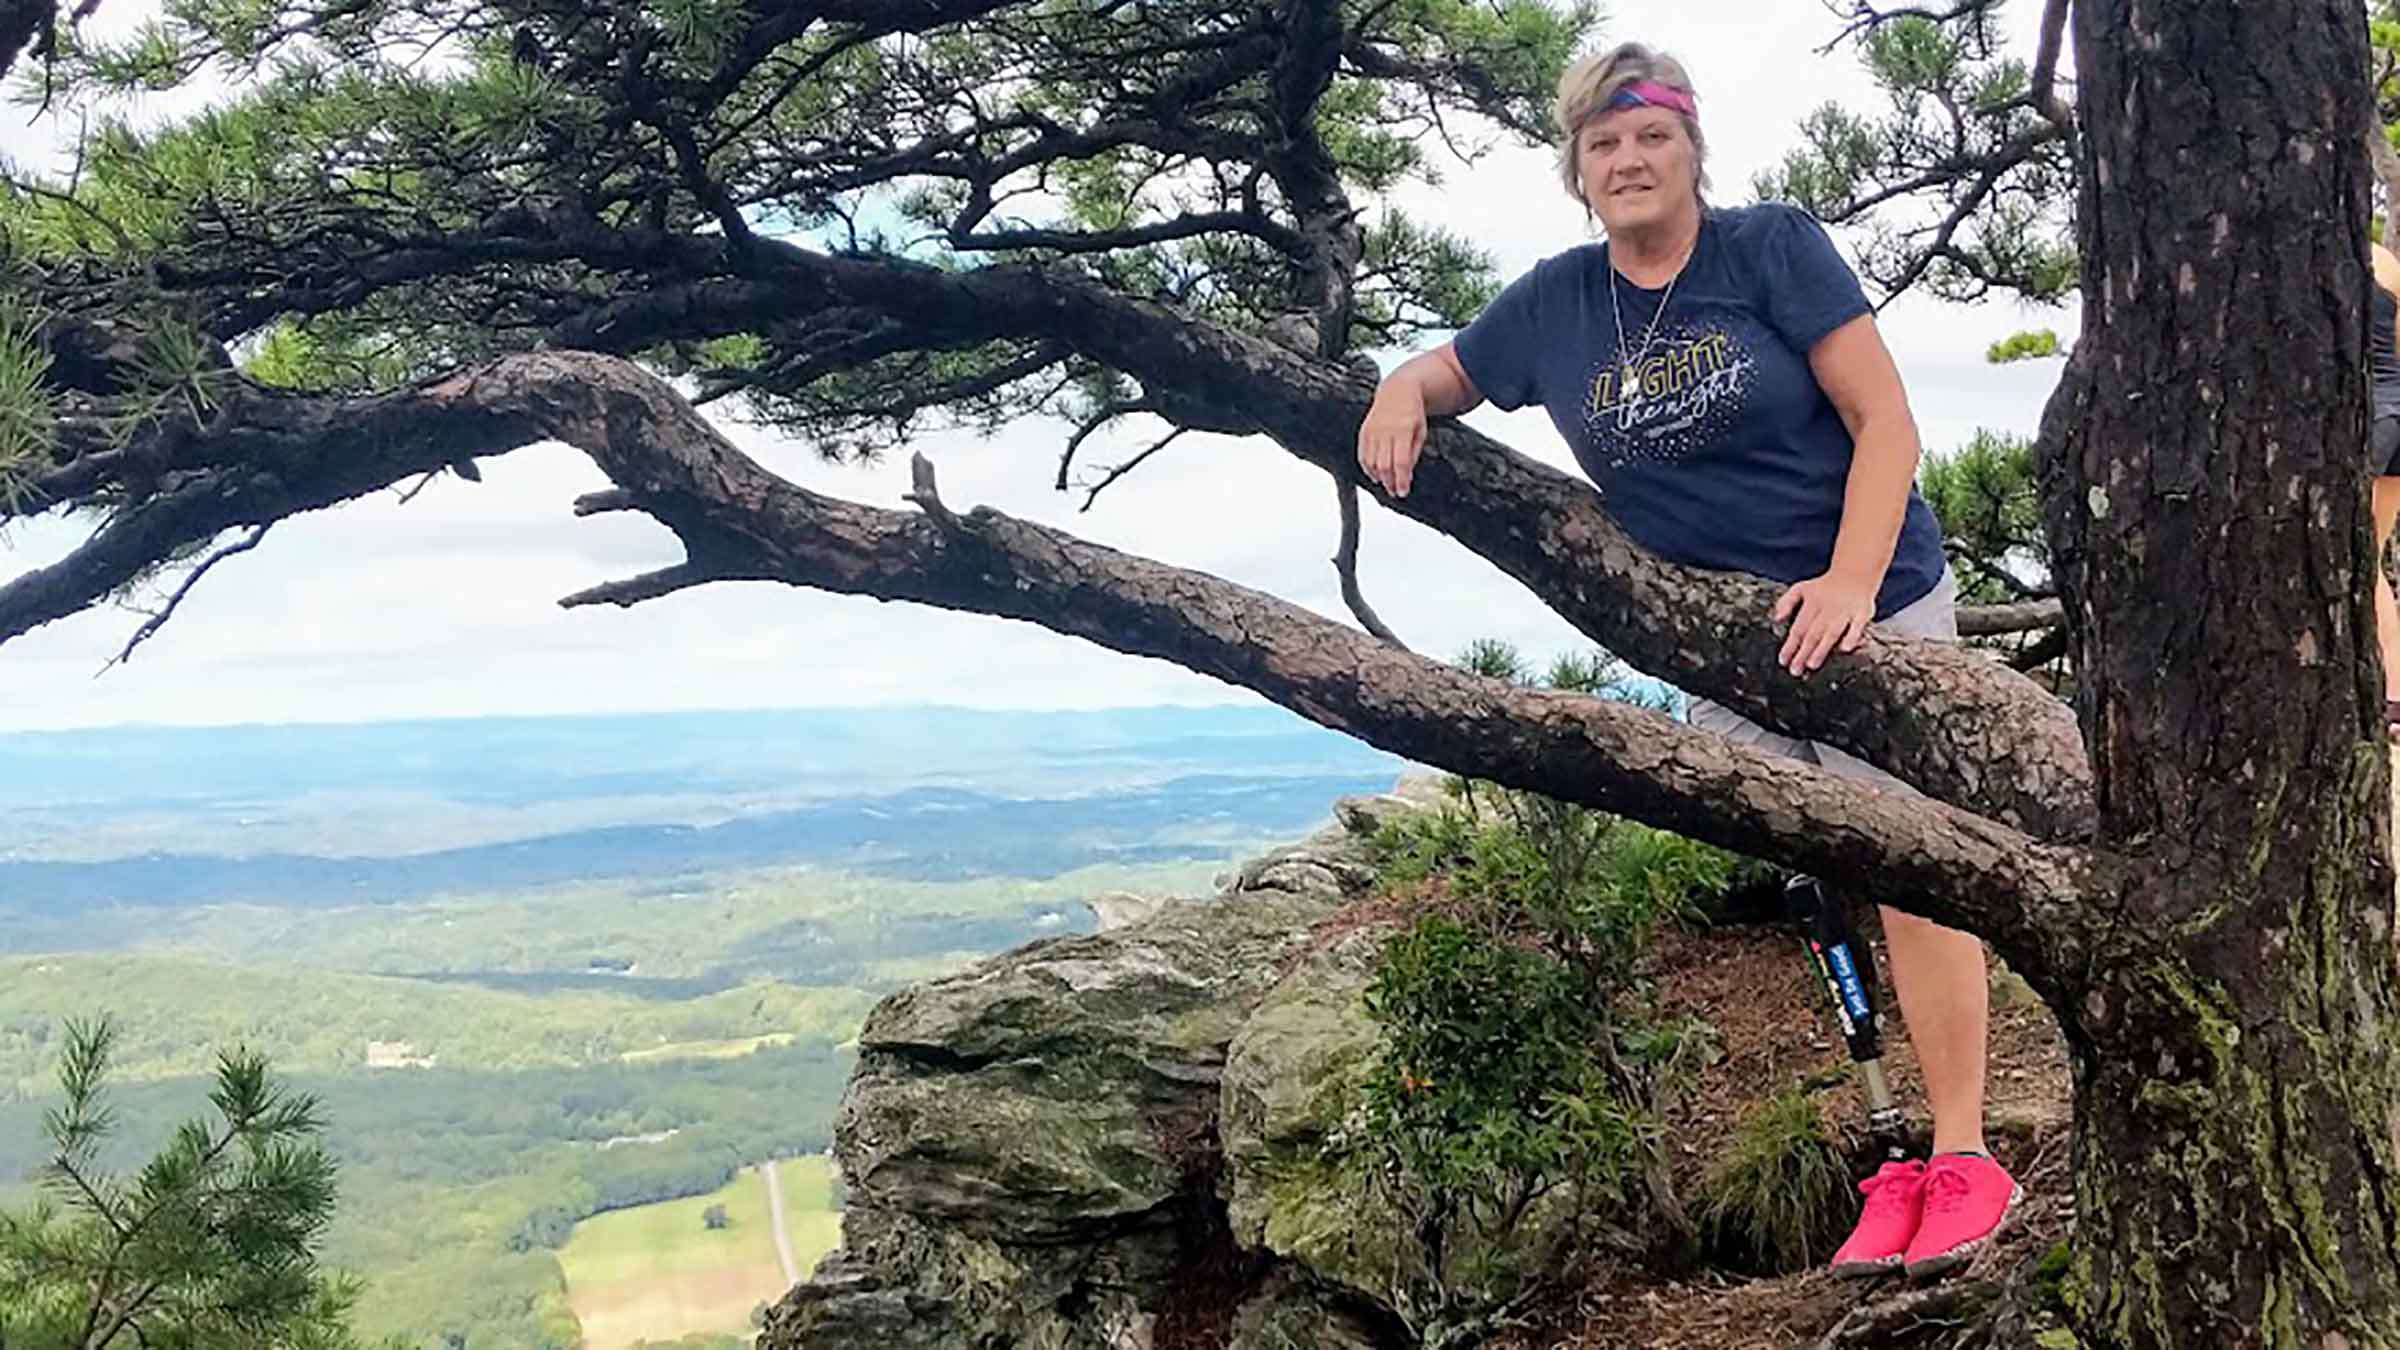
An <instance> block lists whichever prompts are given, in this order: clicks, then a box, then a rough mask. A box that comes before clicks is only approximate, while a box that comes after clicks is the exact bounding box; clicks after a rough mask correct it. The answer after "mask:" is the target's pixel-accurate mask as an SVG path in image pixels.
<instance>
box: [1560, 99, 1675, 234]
mask: <svg viewBox="0 0 2400 1350" xmlns="http://www.w3.org/2000/svg"><path fill="white" fill-rule="evenodd" d="M1575 157H1576V165H1577V168H1578V171H1579V172H1580V173H1581V175H1582V179H1583V199H1584V201H1585V202H1586V203H1588V204H1589V205H1590V206H1591V208H1592V214H1593V215H1596V216H1598V217H1600V223H1601V224H1602V225H1605V226H1607V227H1608V232H1609V233H1610V234H1615V233H1617V232H1618V231H1620V230H1628V229H1632V230H1639V229H1643V228H1646V227H1650V226H1655V225H1659V224H1662V223H1664V222H1666V221H1669V220H1672V219H1674V218H1675V216H1676V215H1677V214H1678V213H1680V212H1686V211H1695V210H1697V209H1698V206H1699V201H1700V158H1699V154H1698V152H1697V151H1696V150H1695V149H1694V147H1693V145H1692V138H1691V137H1690V136H1688V135H1686V134H1685V133H1684V129H1683V118H1682V117H1681V116H1680V115H1678V114H1677V113H1676V112H1675V110H1674V109H1672V108H1618V109H1616V110H1614V111H1612V112H1605V113H1602V114H1601V115H1599V116H1598V117H1595V118H1593V119H1592V120H1591V121H1589V122H1586V123H1584V124H1583V131H1582V134H1581V135H1580V136H1578V137H1577V142H1576V146H1575Z"/></svg>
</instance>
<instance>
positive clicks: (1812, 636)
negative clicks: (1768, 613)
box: [1774, 572, 1877, 675]
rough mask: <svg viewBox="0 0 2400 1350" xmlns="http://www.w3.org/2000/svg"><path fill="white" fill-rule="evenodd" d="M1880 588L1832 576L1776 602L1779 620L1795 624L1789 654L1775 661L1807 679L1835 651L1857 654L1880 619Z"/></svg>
mask: <svg viewBox="0 0 2400 1350" xmlns="http://www.w3.org/2000/svg"><path fill="white" fill-rule="evenodd" d="M1876 589H1877V588H1876V586H1875V585H1874V584H1872V583H1869V582H1862V581H1858V580H1854V579H1852V578H1849V577H1845V576H1839V575H1836V574H1835V573H1832V572H1827V573H1826V574H1825V575H1823V576H1819V577H1810V578H1809V579H1808V580H1806V581H1803V582H1800V583H1798V584H1796V585H1794V586H1793V587H1792V588H1791V589H1790V590H1788V591H1785V592H1784V593H1783V597H1782V598H1781V599H1779V600H1777V601H1776V602H1775V616H1774V617H1775V622H1777V623H1782V622H1783V621H1784V620H1786V619H1789V620H1791V625H1792V626H1791V628H1790V629H1789V630H1788V631H1787V632H1785V633H1784V635H1783V653H1782V655H1780V656H1778V657H1776V658H1775V659H1776V660H1777V661H1778V662H1780V663H1781V664H1782V665H1783V668H1784V669H1786V670H1789V671H1790V672H1792V673H1793V674H1794V675H1807V674H1808V673H1809V672H1811V671H1813V670H1815V669H1816V668H1817V667H1819V666H1821V665H1824V664H1825V658H1826V657H1828V656H1831V655H1833V653H1834V652H1835V650H1837V649H1838V650H1841V651H1845V652H1854V651H1857V650H1858V644H1859V642H1860V641H1861V640H1863V639H1864V638H1865V637H1866V635H1867V625H1868V624H1871V623H1873V622H1874V621H1875V591H1876Z"/></svg>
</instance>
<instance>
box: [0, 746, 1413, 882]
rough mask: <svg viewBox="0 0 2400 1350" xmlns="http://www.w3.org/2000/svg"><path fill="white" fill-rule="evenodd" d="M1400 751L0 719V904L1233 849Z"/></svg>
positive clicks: (1034, 873) (893, 872)
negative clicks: (70, 727)
mask: <svg viewBox="0 0 2400 1350" xmlns="http://www.w3.org/2000/svg"><path fill="white" fill-rule="evenodd" d="M1403 767H1404V766H1403V764H1402V762H1401V761H1399V760H1398V759H1396V758H1394V757H1392V756H1390V755H1386V754H1383V753H1381V752H1379V751H1376V750H1373V749H1371V748H1369V747H1367V746H1365V745H1362V744H1360V743H1359V742H1357V741H1354V740H1351V739H1349V738H1347V737H1344V736H1341V735H1338V734H1336V733H1333V732H1329V731H1325V730H1323V729H1321V728H1317V727H1314V726H1311V725H1309V724H1308V723H1305V722H1303V721H1301V720H1299V719H1298V718H1296V717H1293V716H1292V715H1290V714H1288V713H1285V712H1283V711H1281V710H1280V709H1274V708H1263V709H1262V708H1151V709H1133V710H1116V711H1107V712H1091V713H1031V714H1027V713H990V712H971V711H962V710H956V709H894V710H874V711H865V712H861V711H848V712H843V711H804V712H757V713H678V714H662V715H657V716H650V717H561V718H506V719H478V720H461V721H442V722H410V723H376V724H360V725H349V726H263V727H224V728H112V729H108V730H100V731H80V732H50V733H35V734H20V735H9V736H0V913H6V912H14V913H17V914H20V915H24V914H31V913H47V914H53V915H55V914H57V913H59V912H61V911H74V910H82V909H88V908H93V907H120V906H135V907H148V906H186V905H202V904H218V903H254V904H275V905H297V906H307V907H317V906H325V905H354V904H380V903H388V902H395V901H403V900H410V899H417V898H421V897H425V896H430V895H436V894H443V893H454V892H472V891H490V890H496V889H512V888H523V887H534V886H541V885H548V884H553V883H558V882H564V881H575V880H585V879H596V878H609V877H626V876H642V877H657V878H662V879H663V878H671V877H673V876H675V875H677V874H680V873H691V872H702V871H713V870H725V869H731V868H740V867H752V866H764V865H774V864H784V863H812V864H821V865H828V866H839V867H842V868H844V869H847V870H855V871H865V872H871V873H875V874H879V875H885V876H893V877H901V878H908V879H915V880H952V879H958V878H965V877H975V876H1015V877H1048V876H1054V875H1057V874H1058V873H1060V872H1064V871H1068V870H1071V869H1073V868H1076V867H1081V866H1086V865H1089V864H1093V863H1109V862H1117V863H1138V862H1151V861H1161V860H1168V859H1179V858H1195V857H1212V856H1231V855H1232V854H1233V853H1234V852H1236V851H1238V850H1240V849H1242V848H1245V847H1251V846H1254V845H1256V844H1257V843H1258V842H1260V841H1262V840H1265V839H1272V838H1277V837H1283V836H1288V835H1291V834H1295V833H1297V832H1300V831H1302V830H1305V829H1306V828H1308V827H1309V826H1310V825H1311V824H1312V823H1314V822H1316V821H1318V820H1321V819H1323V818H1324V816H1325V814H1326V811H1327V808H1328V806H1329V805H1330V803H1331V802H1332V800H1333V799H1334V798H1336V797H1338V796H1341V795H1343V794H1345V793H1352V792H1360V791H1373V790H1377V789H1380V788H1383V787H1386V786H1388V785H1389V784H1390V783H1391V781H1392V780H1393V778H1394V777H1395V776H1396V775H1397V774H1398V773H1399V772H1400V771H1401V769H1402V768H1403ZM461 839H464V840H468V841H471V842H465V843H459V842H455V841H458V840H461ZM412 845H414V846H412Z"/></svg>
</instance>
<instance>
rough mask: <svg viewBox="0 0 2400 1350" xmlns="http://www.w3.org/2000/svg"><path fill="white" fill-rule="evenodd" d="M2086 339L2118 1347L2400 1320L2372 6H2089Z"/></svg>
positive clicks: (2099, 1203)
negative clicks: (2370, 257)
mask: <svg viewBox="0 0 2400 1350" xmlns="http://www.w3.org/2000/svg"><path fill="white" fill-rule="evenodd" d="M2075 24H2076V29H2075V50H2076V55H2077V60H2078V64H2079V67H2080V71H2081V79H2080V81H2079V84H2078V89H2079V91H2080V101H2081V105H2082V107H2083V108H2084V109H2086V110H2087V115H2086V117H2085V120H2084V135H2083V139H2082V143H2081V146H2080V148H2079V151H2078V153H2079V155H2080V157H2081V164H2080V166H2079V167H2080V169H2081V183H2082V187H2081V191H2082V200H2081V211H2080V221H2079V230H2080V245H2081V250H2082V265H2083V295H2084V315H2085V330H2084V336H2083V338H2082V340H2081V341H2079V342H2078V343H2077V344H2076V352H2075V357H2074V358H2073V367H2072V369H2071V370H2070V373H2069V376H2068V378H2067V379H2066V380H2065V381H2064V382H2063V383H2062V385H2061V387H2060V390H2059V392H2058V393H2057V395H2055V396H2054V398H2053V401H2052V404H2051V407H2050V409H2049V410H2048V412H2047V414H2046V416H2045V427H2044V434H2043V437H2042V472H2043V477H2044V491H2045V500H2046V504H2047V510H2048V513H2049V518H2050V529H2051V536H2052V541H2053V544H2054V546H2055V548H2056V556H2057V558H2058V561H2059V569H2060V573H2061V576H2060V580H2061V581H2062V583H2063V585H2062V590H2063V591H2064V593H2065V594H2066V595H2067V596H2068V597H2069V601H2068V607H2067V611H2068V612H2067V620H2068V624H2069V626H2070V629H2071V631H2072V633H2073V635H2074V639H2075V642H2076V644H2077V646H2078V649H2079V653H2080V656H2081V665H2080V669H2081V671H2082V675H2083V678H2082V679H2081V680H2080V681H2079V684H2078V689H2079V691H2080V693H2079V697H2080V698H2081V700H2082V702H2083V708H2082V713H2083V716H2082V722H2083V725H2084V727H2085V730H2086V735H2087V738H2088V741H2089V745H2090V750H2091V759H2092V765H2093V770H2094V780H2095V790H2096V792H2097V794H2098V801H2099V808H2100V831H2101V835H2100V838H2101V843H2102V845H2103V846H2104V847H2106V848H2107V849H2109V850H2110V852H2111V853H2112V854H2114V855H2115V856H2117V857H2119V858H2121V859H2122V860H2123V863H2124V866H2125V869H2126V870H2125V872H2124V873H2123V874H2122V875H2121V877H2120V879H2119V885H2120V887H2121V889H2120V890H2119V891H2118V892H2117V893H2116V894H2115V895H2114V896H2113V897H2111V898H2110V900H2109V901H2108V906H2109V909H2110V910H2111V911H2112V913H2113V916H2114V918H2115V920H2116V922H2117V924H2118V928H2117V930H2116V933H2115V934H2114V936H2113V937H2111V938H2108V939H2104V940H2103V943H2102V946H2101V949H2100V951H2099V961H2098V963H2097V964H2096V965H2095V966H2094V968H2093V970H2092V980H2091V983H2090V985H2089V987H2088V988H2087V989H2086V990H2085V992H2084V994H2083V996H2082V997H2081V999H2079V1000H2077V1001H2075V1002H2073V1003H2072V1004H2070V1005H2069V1006H2067V1007H2064V1008H2061V1009H2060V1012H2061V1014H2062V1020H2063V1022H2064V1023H2065V1029H2066V1033H2067V1038H2068V1042H2069V1045H2070V1049H2071V1053H2072V1058H2073V1063H2074V1071H2075V1140H2076V1197H2077V1205H2076V1212H2077V1215H2078V1229H2077V1236H2076V1243H2075V1246H2076V1274H2077V1282H2078V1284H2079V1286H2080V1295H2081V1297H2080V1299H2079V1301H2078V1302H2077V1303H2076V1308H2077V1318H2078V1322H2079V1326H2078V1331H2079V1333H2080V1334H2081V1335H2082V1336H2083V1337H2084V1340H2085V1343H2086V1344H2087V1345H2091V1346H2108V1347H2123V1348H2124V1350H2148V1348H2149V1347H2176V1348H2178V1350H2181V1348H2183V1347H2191V1348H2192V1350H2198V1347H2209V1348H2210V1350H2222V1348H2223V1347H2247V1346H2260V1347H2268V1346H2271V1347H2307V1348H2308V1350H2325V1348H2326V1347H2337V1346H2340V1347H2351V1348H2352V1350H2363V1348H2364V1347H2370V1346H2381V1347H2389V1346H2395V1345H2400V1265H2396V1264H2395V1255H2394V1250H2393V1244H2394V1241H2395V1239H2396V1238H2400V1174H2396V1171H2395V1169H2396V1168H2400V1146H2396V1143H2395V1134H2394V1131H2395V1129H2396V1128H2400V1076H2396V1075H2395V1064H2394V1058H2393V1052H2392V1037H2393V1035H2394V1034H2395V1032H2400V1022H2396V1021H2395V1018H2396V1017H2400V1007H2396V1006H2395V979H2394V961H2393V931H2392V907H2393V890H2392V880H2393V879H2392V873H2391V865H2390V856H2391V853H2390V838H2389V835H2390V799H2389V795H2388V781H2387V780H2388V776H2389V765H2388V755H2387V750H2386V748H2385V746H2384V743H2383V734H2382V726H2381V688H2380V683H2379V675H2378V672H2377V670H2376V663H2375V657H2374V646H2375V644H2374V641H2373V633H2374V629H2373V616H2372V613H2371V611H2370V609H2369V607H2368V601H2367V596H2368V594H2369V592H2368V588H2367V584H2366V579H2367V576H2368V575H2369V569H2370V568H2371V567H2372V566H2373V558H2372V556H2371V546H2370V541H2369V537H2368V530H2367V526H2366V523H2365V480H2366V478H2367V472H2366V421H2367V418H2366V410H2367V391H2366V333H2367V324H2366V317H2365V311H2364V307H2363V302H2364V298H2365V277H2366V275H2367V274H2366V271H2365V267H2366V222H2367V215H2368V209H2369V205H2370V203H2369V199H2368V190H2369V179H2368V175H2367V174H2366V172H2365V165H2364V164H2363V162H2362V155H2361V148H2362V146H2363V143H2364V137H2365V135H2366V131H2367V127H2368V124H2369V117H2370V111H2369V105H2368V101H2367V94H2366V89H2365V85H2364V81H2363V80H2360V79H2329V78H2328V75H2327V72H2339V71H2363V70H2364V68H2365V62H2366V43H2365V25H2364V19H2363V16H2362V14H2361V12H2360V8H2359V6H2358V4H2357V3H2356V0H2242V2H2241V3H2234V2H2233V0H2212V2H2210V3H2192V2H2191V0H2082V3H2080V4H2078V5H2077V6H2076V7H2075Z"/></svg>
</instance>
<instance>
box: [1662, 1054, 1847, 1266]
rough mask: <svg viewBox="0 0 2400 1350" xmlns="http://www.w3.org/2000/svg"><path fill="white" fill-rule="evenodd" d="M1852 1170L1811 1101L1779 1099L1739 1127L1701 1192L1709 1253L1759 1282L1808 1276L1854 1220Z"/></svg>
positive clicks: (1799, 1096) (1786, 1095)
mask: <svg viewBox="0 0 2400 1350" xmlns="http://www.w3.org/2000/svg"><path fill="white" fill-rule="evenodd" d="M1857 1209H1858V1207H1857V1204H1856V1203H1855V1192H1854V1191H1853V1189H1852V1187H1851V1183H1850V1169H1849V1166H1848V1164H1847V1163H1846V1162H1844V1160H1843V1157H1842V1153H1841V1150H1840V1149H1839V1148H1837V1147H1836V1146H1835V1145H1834V1141H1833V1140H1832V1139H1830V1138H1828V1137H1827V1135H1826V1132H1825V1123H1824V1119H1823V1117H1822V1116H1821V1115H1820V1114H1819V1113H1818V1111H1817V1104H1816V1101H1815V1100H1814V1099H1813V1098H1811V1097H1809V1096H1807V1095H1806V1094H1804V1093H1800V1092H1788V1091H1787V1092H1782V1093H1778V1094H1777V1095H1776V1096H1774V1097H1772V1098H1769V1099H1768V1100H1767V1101H1765V1102H1762V1103H1760V1104H1759V1105H1758V1106H1757V1107H1756V1108H1755V1109H1753V1110H1752V1111H1751V1112H1750V1113H1749V1115H1747V1116H1745V1117H1744V1118H1743V1120H1742V1124H1741V1128H1740V1129H1739V1130H1738V1131H1736V1132H1735V1134H1734V1138H1733V1143H1732V1145H1731V1147H1730V1148H1729V1149H1728V1150H1727V1151H1726V1153H1725V1155H1724V1156H1723V1157H1721V1158H1719V1159H1717V1161H1716V1162H1715V1163H1714V1164H1713V1165H1711V1166H1710V1168H1709V1170H1708V1174H1707V1176H1706V1177H1705V1178H1704V1179H1703V1180H1702V1182H1701V1185H1700V1207H1699V1217H1700V1228H1701V1232H1702V1234H1703V1236H1704V1238H1705V1240H1706V1242H1707V1244H1708V1248H1709V1250H1710V1251H1711V1252H1712V1253H1714V1254H1715V1255H1716V1256H1717V1257H1718V1258H1719V1259H1721V1260H1724V1261H1726V1262H1727V1263H1728V1264H1730V1265H1734V1266H1736V1267H1739V1268H1742V1269H1747V1270H1752V1271H1755V1272H1757V1273H1759V1274H1763V1275H1774V1274H1784V1273H1787V1272H1790V1271H1796V1270H1805V1269H1808V1268H1809V1267H1811V1266H1814V1265H1816V1264H1818V1263H1819V1262H1821V1261H1823V1260H1824V1259H1825V1258H1826V1257H1828V1256H1830V1255H1832V1253H1833V1249H1834V1248H1835V1247H1837V1246H1840V1245H1841V1241H1842V1237H1843V1235H1844V1234H1845V1233H1847V1232H1848V1231H1849V1228H1850V1224H1851V1222H1852V1220H1854V1219H1855V1218H1856V1217H1857Z"/></svg>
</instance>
